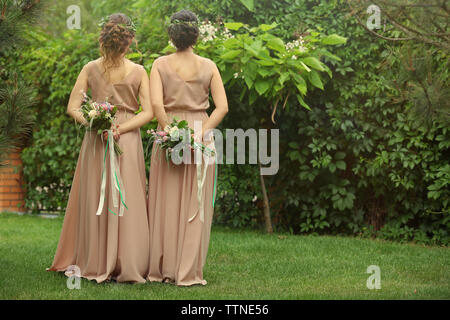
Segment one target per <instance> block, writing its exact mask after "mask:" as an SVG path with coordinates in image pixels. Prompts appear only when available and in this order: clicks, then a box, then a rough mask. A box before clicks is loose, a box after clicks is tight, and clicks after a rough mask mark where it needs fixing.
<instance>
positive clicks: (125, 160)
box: [47, 62, 149, 283]
mask: <svg viewBox="0 0 450 320" xmlns="http://www.w3.org/2000/svg"><path fill="white" fill-rule="evenodd" d="M85 68H87V71H88V78H89V81H88V82H89V87H90V89H91V90H92V97H93V99H94V101H97V102H103V101H105V99H106V97H108V101H109V102H111V103H112V104H115V105H118V106H119V111H118V112H117V113H116V122H117V123H119V124H120V123H123V122H125V121H127V120H128V119H129V118H130V117H133V116H134V111H137V110H138V107H139V106H138V103H137V96H138V93H139V86H140V79H141V77H142V73H141V72H143V71H142V69H143V68H142V66H139V65H135V69H134V70H133V71H132V72H131V73H130V74H129V75H127V77H125V78H124V80H123V81H121V82H120V83H117V84H109V83H108V81H107V80H106V79H105V78H104V77H103V74H102V73H101V71H100V70H99V68H98V67H97V65H95V64H94V62H90V63H89V64H87V65H86V66H85ZM144 72H145V70H144ZM118 143H119V145H120V148H121V149H122V151H123V154H122V155H121V156H120V157H119V170H120V175H121V176H122V180H123V191H124V192H125V203H126V206H127V207H128V209H125V211H124V214H123V216H119V209H118V208H114V205H113V201H112V196H111V189H110V188H106V199H105V205H104V207H103V211H102V214H101V215H99V216H97V215H96V211H97V208H98V205H99V200H100V188H101V174H102V167H103V161H104V155H105V146H106V142H105V141H102V140H101V137H100V136H98V135H96V134H95V133H93V132H89V131H87V132H86V134H85V135H84V138H83V142H82V146H81V150H80V153H79V156H78V162H77V166H76V169H75V174H74V178H73V182H72V187H71V190H70V195H69V200H68V203H67V207H66V213H65V217H64V223H63V228H62V231H61V235H60V239H59V243H58V247H57V250H56V253H55V257H54V260H53V263H52V265H51V267H50V268H48V269H47V270H49V271H66V270H67V269H68V267H69V266H71V265H76V266H78V267H79V269H80V272H81V276H82V277H84V278H87V279H89V280H96V281H97V282H103V281H106V280H116V281H117V282H132V283H144V282H145V281H146V277H147V275H148V262H149V230H148V216H147V203H146V201H147V198H146V171H145V161H144V152H143V147H142V140H141V133H140V130H139V129H135V130H133V131H131V132H127V133H125V134H123V135H121V137H120V139H119V141H118ZM109 169H110V168H109V152H108V154H107V156H106V171H105V173H106V174H107V184H106V185H107V186H109V185H110V175H109V172H110V171H109Z"/></svg>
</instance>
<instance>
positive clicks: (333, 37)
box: [321, 34, 347, 45]
mask: <svg viewBox="0 0 450 320" xmlns="http://www.w3.org/2000/svg"><path fill="white" fill-rule="evenodd" d="M321 42H322V44H329V45H336V44H343V43H346V42H347V38H344V37H341V36H339V35H337V34H330V35H329V36H326V37H324V38H322V40H321Z"/></svg>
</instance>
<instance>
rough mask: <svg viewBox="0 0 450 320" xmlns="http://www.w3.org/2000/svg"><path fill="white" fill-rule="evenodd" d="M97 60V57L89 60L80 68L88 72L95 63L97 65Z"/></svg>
mask: <svg viewBox="0 0 450 320" xmlns="http://www.w3.org/2000/svg"><path fill="white" fill-rule="evenodd" d="M98 61H99V59H96V60H91V61H89V62H88V63H86V64H85V65H84V66H83V68H82V69H81V71H82V72H88V71H90V70H91V69H92V68H95V66H96V65H98Z"/></svg>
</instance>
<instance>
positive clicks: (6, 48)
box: [0, 0, 43, 166]
mask: <svg viewBox="0 0 450 320" xmlns="http://www.w3.org/2000/svg"><path fill="white" fill-rule="evenodd" d="M42 5H43V4H42V2H41V1H39V0H34V1H31V0H22V1H13V0H1V1H0V44H1V46H0V57H2V58H4V59H6V60H8V58H11V57H12V56H14V55H16V54H17V49H18V48H19V47H20V46H23V45H24V43H25V37H24V33H25V32H26V31H25V29H26V27H27V26H28V25H30V24H32V23H36V22H37V17H38V16H39V12H40V11H41V9H42ZM8 66H9V67H8V68H6V69H5V70H0V77H1V78H2V80H3V81H2V84H1V85H0V114H2V117H1V118H0V166H1V165H4V160H5V159H6V157H7V155H8V153H9V152H11V151H12V150H14V149H16V148H18V147H21V146H23V144H24V143H25V141H26V139H27V137H28V136H29V134H30V132H31V126H32V124H33V116H32V110H31V106H33V105H34V94H33V90H32V88H30V87H29V86H28V85H27V84H26V82H25V81H24V80H23V79H22V78H21V76H20V75H19V74H18V73H17V71H16V70H15V68H14V64H12V63H11V64H8Z"/></svg>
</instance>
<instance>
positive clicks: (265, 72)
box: [258, 68, 275, 78]
mask: <svg viewBox="0 0 450 320" xmlns="http://www.w3.org/2000/svg"><path fill="white" fill-rule="evenodd" d="M274 72H275V71H274V70H272V69H265V68H259V69H258V73H259V74H260V75H261V76H262V77H264V78H265V77H267V76H268V75H272V74H274Z"/></svg>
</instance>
